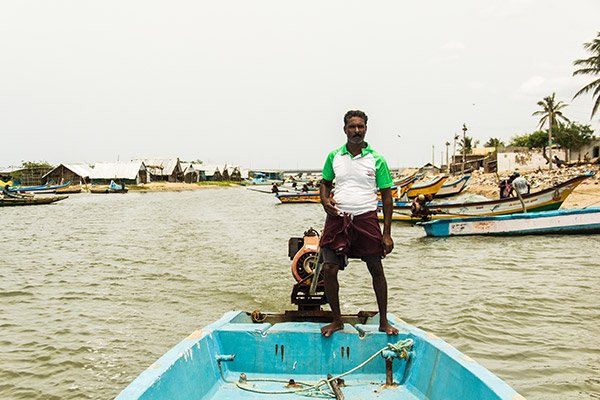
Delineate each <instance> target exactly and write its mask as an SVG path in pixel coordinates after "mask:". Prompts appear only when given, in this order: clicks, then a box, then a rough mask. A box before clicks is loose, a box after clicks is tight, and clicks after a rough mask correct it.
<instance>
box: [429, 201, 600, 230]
mask: <svg viewBox="0 0 600 400" xmlns="http://www.w3.org/2000/svg"><path fill="white" fill-rule="evenodd" d="M418 225H420V226H422V227H423V229H425V233H426V234H427V236H435V237H447V236H467V235H492V236H493V235H496V236H517V235H548V234H590V233H600V207H590V208H571V209H560V210H554V211H543V212H530V213H519V214H509V215H499V216H489V217H471V218H455V219H438V220H435V221H429V222H420V223H419V224H418Z"/></svg>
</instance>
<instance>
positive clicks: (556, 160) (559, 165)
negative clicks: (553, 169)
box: [552, 155, 565, 168]
mask: <svg viewBox="0 0 600 400" xmlns="http://www.w3.org/2000/svg"><path fill="white" fill-rule="evenodd" d="M552 162H554V164H556V166H557V167H558V168H560V167H562V166H563V164H564V163H565V162H564V161H563V160H561V159H560V158H558V156H557V155H554V160H553V161H552Z"/></svg>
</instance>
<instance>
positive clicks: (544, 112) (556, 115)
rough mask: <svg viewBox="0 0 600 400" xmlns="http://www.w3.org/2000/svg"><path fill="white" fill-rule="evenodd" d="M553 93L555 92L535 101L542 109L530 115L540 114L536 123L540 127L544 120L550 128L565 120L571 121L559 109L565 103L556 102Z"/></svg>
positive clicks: (563, 106) (564, 105)
mask: <svg viewBox="0 0 600 400" xmlns="http://www.w3.org/2000/svg"><path fill="white" fill-rule="evenodd" d="M555 95H556V93H552V96H546V97H544V99H543V100H541V101H538V102H537V105H538V106H540V107H541V108H542V109H541V110H538V111H536V112H534V113H533V114H532V115H534V116H536V115H537V116H540V122H539V125H538V126H539V127H540V128H541V127H543V126H544V125H545V124H546V122H548V125H549V126H550V125H552V128H554V127H555V126H560V125H562V124H563V123H565V122H571V121H570V120H569V118H567V117H566V116H564V115H563V113H562V111H561V109H563V108H565V107H566V106H567V104H565V103H563V102H562V101H558V102H557V101H556V100H555V98H554V96H555Z"/></svg>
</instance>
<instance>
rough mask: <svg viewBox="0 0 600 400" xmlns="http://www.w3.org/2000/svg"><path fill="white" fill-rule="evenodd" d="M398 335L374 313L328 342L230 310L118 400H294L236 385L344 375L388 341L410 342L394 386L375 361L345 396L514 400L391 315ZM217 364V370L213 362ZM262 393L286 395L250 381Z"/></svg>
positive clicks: (314, 332)
mask: <svg viewBox="0 0 600 400" xmlns="http://www.w3.org/2000/svg"><path fill="white" fill-rule="evenodd" d="M388 319H389V320H390V323H392V324H393V325H394V326H396V327H397V328H398V329H399V330H400V333H399V334H398V335H396V336H388V335H386V334H384V333H382V332H379V331H378V330H377V327H378V318H377V316H375V317H373V318H370V319H368V320H367V322H366V323H365V324H356V325H354V326H353V325H351V324H345V326H344V330H342V331H338V332H336V333H334V334H333V335H332V337H330V338H325V337H323V336H322V335H321V332H320V328H321V327H322V326H323V325H324V324H322V323H313V322H281V323H274V324H270V323H262V324H259V323H252V321H251V319H250V316H249V315H248V314H247V313H245V312H236V311H234V312H230V313H227V314H225V315H224V316H223V317H222V318H221V319H219V320H218V321H216V322H215V323H213V324H211V325H208V326H207V327H205V328H203V329H202V330H200V331H197V332H194V333H193V334H192V335H190V336H189V337H188V338H186V339H185V340H183V341H182V342H180V343H179V344H177V345H176V346H175V347H173V348H172V349H171V350H169V351H168V352H167V353H166V354H165V355H164V356H162V357H161V358H160V359H159V360H157V361H156V362H155V363H154V364H153V365H152V366H150V367H149V368H148V369H147V370H146V371H144V372H143V373H142V374H141V375H140V376H138V377H137V378H136V379H135V380H134V381H133V382H132V383H131V384H130V385H129V386H128V387H127V388H125V389H124V390H123V391H122V392H121V393H120V394H119V395H118V397H117V399H118V400H125V399H173V400H184V399H185V400H187V399H196V400H207V399H220V400H227V399H232V400H240V399H294V398H302V397H300V396H298V395H295V394H285V395H281V394H278V395H277V394H276V395H273V394H259V393H253V392H248V391H244V390H242V389H240V388H238V387H237V386H236V385H235V382H236V381H237V380H238V379H239V377H240V374H242V373H244V374H246V375H247V377H248V378H249V379H252V378H275V379H283V380H286V381H287V380H289V379H290V378H293V379H295V380H296V381H304V382H317V381H318V380H320V379H323V378H324V377H325V376H326V375H327V374H328V373H330V374H332V375H334V376H335V375H337V374H341V373H343V372H345V371H348V370H350V369H352V368H354V367H355V366H357V365H359V364H361V363H362V362H363V361H365V360H366V359H367V358H369V357H370V356H371V355H372V354H374V353H375V352H377V351H378V350H380V349H381V348H383V347H385V346H386V345H387V343H388V342H397V341H399V340H403V339H406V338H410V339H412V340H414V346H413V349H412V351H411V357H410V359H409V361H406V360H398V359H396V360H395V361H394V369H393V376H394V382H396V383H399V385H398V386H396V387H392V388H383V387H382V385H383V384H384V383H385V360H384V359H383V358H382V357H381V356H378V357H377V358H376V359H374V360H373V361H372V362H371V363H369V364H367V365H365V366H364V367H363V368H361V369H359V370H358V371H356V372H355V373H353V374H351V375H347V376H346V377H344V379H345V380H346V384H347V386H345V387H343V388H342V391H343V392H344V394H345V396H346V398H349V399H384V400H385V399H390V400H391V399H411V400H412V399H414V400H417V399H430V400H442V399H444V400H468V399H479V400H505V399H506V400H508V399H511V400H514V399H522V397H521V396H520V395H518V393H516V392H515V391H514V390H513V389H511V388H510V387H509V386H508V385H507V384H506V383H504V382H503V381H502V380H500V379H499V378H498V377H496V376H495V375H493V374H492V373H491V372H489V371H488V370H486V369H485V368H483V367H482V366H481V365H479V364H477V363H476V362H475V361H473V360H471V359H470V358H468V357H466V356H465V355H464V354H462V353H460V352H459V351H458V350H456V349H455V348H453V347H452V346H450V345H449V344H447V343H446V342H444V341H443V340H441V339H439V338H437V337H435V336H434V335H431V334H427V333H426V332H424V331H422V330H420V329H418V328H415V327H414V326H411V325H409V324H407V323H405V322H403V321H401V320H399V319H397V318H396V317H394V316H393V315H391V314H390V315H388ZM232 355H233V356H234V358H233V360H232V361H222V362H221V363H220V364H221V370H222V372H220V371H219V362H218V361H217V359H218V358H221V359H230V358H231V356H232ZM254 384H255V385H256V386H257V387H259V388H261V389H267V390H284V389H285V387H284V385H283V384H282V383H273V382H271V383H266V382H261V383H258V382H255V383H254Z"/></svg>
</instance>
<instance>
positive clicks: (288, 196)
mask: <svg viewBox="0 0 600 400" xmlns="http://www.w3.org/2000/svg"><path fill="white" fill-rule="evenodd" d="M397 196H398V187H397V186H394V187H392V198H396V197H397ZM276 197H277V198H278V199H279V201H280V202H282V203H320V202H321V196H320V194H319V192H308V193H282V194H277V195H276ZM377 198H378V199H379V201H381V192H380V191H377Z"/></svg>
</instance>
